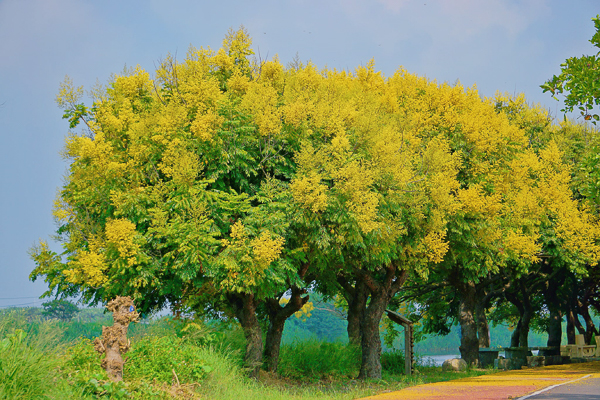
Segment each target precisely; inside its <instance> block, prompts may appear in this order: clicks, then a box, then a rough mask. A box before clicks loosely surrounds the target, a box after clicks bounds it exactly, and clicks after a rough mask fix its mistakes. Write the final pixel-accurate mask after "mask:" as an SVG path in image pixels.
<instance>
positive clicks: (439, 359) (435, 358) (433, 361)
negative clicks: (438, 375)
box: [422, 350, 538, 367]
mask: <svg viewBox="0 0 600 400" xmlns="http://www.w3.org/2000/svg"><path fill="white" fill-rule="evenodd" d="M532 353H533V355H534V356H536V355H537V354H538V351H537V350H533V352H532ZM498 355H499V356H502V357H504V356H505V355H504V352H503V351H501V352H500V353H499V354H498ZM451 358H460V354H443V355H432V356H423V361H422V363H423V364H425V365H435V366H438V367H439V366H441V365H442V364H443V363H444V361H446V360H449V359H451Z"/></svg>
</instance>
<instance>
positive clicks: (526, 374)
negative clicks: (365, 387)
mask: <svg viewBox="0 0 600 400" xmlns="http://www.w3.org/2000/svg"><path fill="white" fill-rule="evenodd" d="M367 399H369V400H408V399H411V400H412V399H414V400H507V399H522V400H525V399H527V400H549V399H552V400H561V399H569V400H600V361H595V362H588V363H581V364H567V365H553V366H549V367H542V368H529V369H523V370H516V371H504V372H498V373H495V374H489V375H482V376H478V377H474V378H463V379H456V380H451V381H446V382H437V383H430V384H425V385H417V386H412V387H408V388H405V389H402V390H399V391H395V392H388V393H381V394H379V395H376V396H371V397H368V398H365V399H364V400H367Z"/></svg>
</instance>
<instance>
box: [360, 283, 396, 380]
mask: <svg viewBox="0 0 600 400" xmlns="http://www.w3.org/2000/svg"><path fill="white" fill-rule="evenodd" d="M389 300H390V299H389V298H388V295H387V293H385V292H384V293H381V292H378V293H371V301H370V303H369V306H368V307H367V309H366V312H365V313H364V316H363V318H362V320H363V323H362V338H361V347H362V363H361V366H360V373H359V375H358V378H359V379H365V378H375V379H381V337H380V336H379V322H380V321H381V317H382V316H383V312H384V311H385V309H386V307H387V305H388V303H389Z"/></svg>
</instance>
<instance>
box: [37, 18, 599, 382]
mask: <svg viewBox="0 0 600 400" xmlns="http://www.w3.org/2000/svg"><path fill="white" fill-rule="evenodd" d="M250 46H251V39H250V37H249V36H248V35H247V33H246V32H245V30H244V29H239V30H237V31H233V30H231V31H230V32H229V33H228V34H227V35H226V37H225V39H224V40H223V44H222V47H221V48H220V49H219V50H217V51H213V50H211V49H204V48H200V49H197V48H194V47H191V48H190V50H189V51H188V54H187V56H186V57H185V59H184V60H183V61H181V62H179V61H178V60H176V59H175V58H174V57H172V56H167V57H166V58H165V60H163V61H161V62H160V65H159V66H158V68H157V69H156V71H154V73H153V76H151V74H150V73H148V72H146V71H144V70H143V69H142V68H141V67H139V66H138V67H136V68H133V69H128V70H125V71H123V72H122V73H120V74H117V75H115V76H113V78H112V79H111V80H110V81H109V82H108V84H107V85H99V86H97V87H94V88H93V89H92V90H91V91H90V95H91V97H92V104H91V105H85V103H84V102H83V101H82V98H83V93H84V92H83V88H80V87H75V86H74V85H73V83H72V82H71V81H70V79H68V78H67V79H66V80H65V82H64V83H63V84H62V85H61V88H60V92H59V95H58V96H57V103H58V104H59V106H60V107H61V108H62V109H63V110H64V117H65V118H66V119H67V120H68V121H69V125H70V128H71V131H70V133H69V134H68V136H67V138H66V140H65V149H64V151H63V155H64V157H65V158H66V159H68V160H69V162H70V164H69V171H68V174H67V176H66V178H65V183H64V185H63V187H62V188H61V190H60V192H59V194H58V196H57V200H56V202H55V207H54V217H55V219H56V221H57V223H58V229H57V232H56V237H57V239H58V240H59V241H60V242H61V243H62V246H63V251H62V253H60V254H58V253H56V252H53V251H51V250H50V248H49V246H48V245H47V244H46V242H43V241H42V242H40V244H39V245H37V246H36V247H35V248H33V249H32V257H33V259H34V261H35V262H36V268H35V269H34V271H33V272H32V274H31V277H32V279H36V278H37V277H44V278H45V280H46V282H47V283H48V285H49V291H48V293H47V294H48V295H51V294H55V295H57V296H75V295H81V296H82V299H83V301H84V302H87V303H97V302H107V301H109V300H110V299H112V298H114V297H116V296H126V295H127V296H131V297H132V298H133V299H134V301H135V303H136V306H137V309H139V310H140V311H141V312H142V313H149V312H152V311H156V310H159V309H161V308H162V307H164V306H165V305H170V306H171V307H173V308H174V310H175V311H177V310H182V309H186V310H191V311H193V312H195V313H197V314H208V313H212V315H219V316H221V317H229V318H236V319H237V320H238V321H239V323H240V324H241V325H242V327H243V328H244V333H245V335H246V339H247V354H246V362H247V363H248V365H249V366H250V367H252V370H253V371H254V372H253V373H254V374H255V375H256V374H257V373H258V368H260V365H261V362H262V357H263V341H262V334H263V332H262V328H261V324H260V323H259V322H260V321H259V320H260V319H263V320H265V321H266V320H268V322H269V323H268V326H269V327H268V329H267V340H266V349H265V350H264V353H265V357H266V358H267V359H268V360H269V361H268V366H269V367H268V368H270V369H272V370H275V369H276V367H277V362H276V358H277V354H278V347H279V343H280V339H281V334H282V331H283V325H284V323H285V320H286V319H287V318H289V317H290V316H291V315H293V314H294V313H296V312H298V311H299V310H301V309H302V307H304V306H305V305H306V304H307V302H308V296H306V292H307V288H309V287H312V288H315V287H316V288H319V290H322V291H323V292H326V294H328V295H331V293H332V292H337V291H339V292H342V293H344V295H345V297H346V299H347V302H348V307H349V313H348V319H349V321H350V320H351V318H353V320H354V321H356V323H357V324H359V329H358V331H360V337H361V339H360V340H361V346H362V356H363V363H362V367H361V377H374V378H378V377H380V376H381V366H380V363H379V357H380V352H381V343H380V336H379V326H380V323H381V318H382V315H383V312H384V311H385V309H386V307H387V306H388V305H389V304H390V303H391V302H392V300H393V298H394V297H395V296H396V294H397V293H398V292H399V291H400V290H401V288H402V286H403V285H404V284H405V282H406V281H407V280H409V281H412V282H428V281H437V282H438V283H439V282H449V283H450V284H451V285H453V286H454V287H455V288H456V289H457V291H458V292H459V293H460V307H459V309H460V313H461V316H464V321H462V320H461V326H463V325H464V326H463V333H464V332H467V327H468V326H471V325H468V323H467V322H468V321H471V320H472V319H473V318H472V315H473V313H474V307H475V303H474V302H473V301H474V300H473V299H474V297H473V296H475V295H474V293H475V294H476V293H478V292H477V290H479V289H478V288H477V285H478V284H479V283H480V282H482V281H484V280H485V279H487V278H489V277H490V276H492V275H501V274H502V275H503V277H504V276H513V277H514V278H515V279H517V278H519V277H520V276H521V275H526V274H527V273H529V272H530V269H531V270H532V271H533V270H534V268H533V267H532V266H536V265H539V264H540V262H541V260H543V259H544V258H545V257H548V256H549V255H552V256H553V257H555V258H556V257H558V256H556V254H560V260H561V262H562V263H563V264H564V265H566V266H567V267H568V268H569V270H570V272H573V273H577V274H585V273H586V271H588V267H589V265H594V264H595V263H596V262H597V260H598V257H600V251H599V248H598V246H597V239H598V236H599V235H600V230H599V228H598V223H597V214H595V213H593V212H590V206H589V205H585V204H583V203H582V202H580V201H579V199H578V198H577V196H576V195H575V194H574V187H575V186H577V185H575V184H574V181H575V179H576V177H581V176H583V175H577V174H574V173H573V169H572V161H571V160H572V159H573V158H577V159H579V158H578V157H579V154H580V153H579V152H578V151H577V150H576V149H575V147H573V146H570V145H565V143H571V141H570V139H568V138H567V135H562V136H561V135H547V134H546V133H545V132H546V131H547V129H548V128H547V125H544V124H545V122H544V121H545V119H544V118H546V117H545V116H544V114H543V113H541V112H538V111H536V110H531V109H529V108H528V107H525V106H524V105H523V103H522V101H521V100H519V99H518V98H517V99H511V98H507V97H502V96H497V97H496V98H495V99H482V98H481V97H480V96H479V94H478V92H477V90H476V89H475V88H468V89H465V88H463V87H462V86H461V85H459V84H457V85H453V86H451V85H448V84H438V83H437V82H435V81H430V80H427V79H425V78H421V77H418V76H416V75H414V74H411V73H408V72H407V71H406V70H404V69H402V68H399V69H398V70H397V71H396V72H395V73H394V74H393V75H392V76H390V77H385V76H383V74H381V73H380V72H377V71H376V70H375V65H374V62H373V61H371V62H369V63H368V64H367V65H366V66H360V67H358V68H356V69H355V70H354V71H337V70H335V69H334V70H331V69H327V68H325V69H321V70H319V69H318V68H317V67H316V66H315V65H313V64H312V63H307V64H303V63H301V62H299V61H295V62H293V63H291V64H289V65H288V66H283V65H282V64H281V62H280V61H279V59H278V58H277V57H274V58H273V59H271V60H266V61H263V60H256V59H252V58H251V56H252V55H253V52H252V50H251V47H250ZM75 128H78V129H79V128H81V129H83V130H82V131H81V132H80V133H76V132H75V131H74V129H75ZM557 129H558V128H557ZM561 129H563V130H562V131H561V130H557V132H558V131H560V132H567V131H568V127H567V126H566V125H564V126H563V128H561ZM563 139H564V140H563ZM577 179H579V178H577ZM582 179H583V178H582ZM590 185H591V186H590V187H592V186H593V184H590ZM582 190H584V189H582ZM585 190H587V192H585V193H591V191H590V190H591V189H590V190H588V189H585ZM575 193H578V192H575ZM502 279H504V278H502ZM469 299H471V300H469ZM461 318H462V317H461ZM463 322H464V324H463ZM471 327H472V326H471ZM469 329H470V328H469ZM350 331H351V329H350V328H349V332H350ZM463 336H464V337H465V338H468V335H467V334H466V333H464V334H463ZM471 339H472V338H471ZM475 339H476V338H475ZM354 341H355V342H356V341H357V340H354ZM463 346H464V347H465V351H467V350H466V349H467V347H468V348H469V354H470V356H469V357H472V354H473V348H475V349H476V348H477V347H476V346H477V343H475V342H473V341H472V340H471V341H469V340H466V341H465V342H464V343H463ZM473 346H475V347H473ZM465 354H467V353H465ZM471 361H472V360H471Z"/></svg>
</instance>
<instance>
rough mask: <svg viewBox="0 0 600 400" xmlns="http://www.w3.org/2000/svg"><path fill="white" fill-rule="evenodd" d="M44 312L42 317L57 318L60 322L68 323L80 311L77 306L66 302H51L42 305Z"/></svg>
mask: <svg viewBox="0 0 600 400" xmlns="http://www.w3.org/2000/svg"><path fill="white" fill-rule="evenodd" d="M42 307H43V308H44V311H42V315H44V316H45V317H47V318H57V319H60V320H62V321H70V320H71V319H73V317H74V316H75V315H77V313H78V312H79V311H80V310H79V307H77V305H75V304H73V303H72V302H70V301H68V300H58V299H56V300H52V301H47V302H45V303H42Z"/></svg>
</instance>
